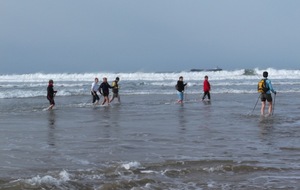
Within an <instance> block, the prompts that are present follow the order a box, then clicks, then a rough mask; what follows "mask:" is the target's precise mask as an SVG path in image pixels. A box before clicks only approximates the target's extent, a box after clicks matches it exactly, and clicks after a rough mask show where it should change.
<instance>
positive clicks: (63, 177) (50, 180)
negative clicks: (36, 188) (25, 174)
mask: <svg viewBox="0 0 300 190" xmlns="http://www.w3.org/2000/svg"><path fill="white" fill-rule="evenodd" d="M69 180H70V175H69V173H68V172H67V171H65V170H63V171H61V172H60V173H59V176H58V177H57V178H55V177H52V176H50V175H46V176H43V177H40V176H36V177H33V178H31V179H27V180H25V182H26V183H28V184H30V185H41V184H50V185H56V186H59V185H60V184H61V183H63V182H66V181H69Z"/></svg>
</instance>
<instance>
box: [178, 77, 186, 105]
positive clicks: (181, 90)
mask: <svg viewBox="0 0 300 190" xmlns="http://www.w3.org/2000/svg"><path fill="white" fill-rule="evenodd" d="M186 85H187V83H184V82H183V77H182V76H180V77H179V80H178V81H177V85H176V89H177V91H178V92H177V94H178V101H177V102H178V103H180V104H182V103H183V96H184V87H185V86H186Z"/></svg>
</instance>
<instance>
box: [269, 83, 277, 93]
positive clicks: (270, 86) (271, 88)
mask: <svg viewBox="0 0 300 190" xmlns="http://www.w3.org/2000/svg"><path fill="white" fill-rule="evenodd" d="M268 85H269V89H270V91H271V92H273V93H274V94H276V91H275V90H274V88H273V86H272V84H271V81H270V80H268Z"/></svg>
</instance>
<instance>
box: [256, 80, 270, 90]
mask: <svg viewBox="0 0 300 190" xmlns="http://www.w3.org/2000/svg"><path fill="white" fill-rule="evenodd" d="M268 91H269V88H268V87H267V83H266V79H261V80H260V81H259V82H258V85H257V92H258V93H266V92H268Z"/></svg>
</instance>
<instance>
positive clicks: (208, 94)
mask: <svg viewBox="0 0 300 190" xmlns="http://www.w3.org/2000/svg"><path fill="white" fill-rule="evenodd" d="M206 95H207V97H208V99H209V100H210V93H209V91H206V92H204V94H203V97H202V100H204V98H205V97H206Z"/></svg>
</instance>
